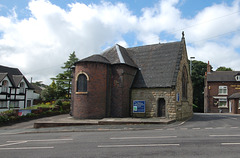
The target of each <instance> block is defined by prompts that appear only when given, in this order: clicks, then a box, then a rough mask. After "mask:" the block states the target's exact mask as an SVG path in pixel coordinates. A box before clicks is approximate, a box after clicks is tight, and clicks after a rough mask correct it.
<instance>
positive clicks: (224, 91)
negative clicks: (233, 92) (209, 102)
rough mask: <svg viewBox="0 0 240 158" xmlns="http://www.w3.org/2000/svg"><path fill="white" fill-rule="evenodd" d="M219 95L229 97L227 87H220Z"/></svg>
mask: <svg viewBox="0 0 240 158" xmlns="http://www.w3.org/2000/svg"><path fill="white" fill-rule="evenodd" d="M218 94H219V95H227V94H228V92H227V86H219V91H218Z"/></svg>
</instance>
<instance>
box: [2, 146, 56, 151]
mask: <svg viewBox="0 0 240 158" xmlns="http://www.w3.org/2000/svg"><path fill="white" fill-rule="evenodd" d="M53 148H54V147H53V146H50V147H20V148H0V150H32V149H53Z"/></svg>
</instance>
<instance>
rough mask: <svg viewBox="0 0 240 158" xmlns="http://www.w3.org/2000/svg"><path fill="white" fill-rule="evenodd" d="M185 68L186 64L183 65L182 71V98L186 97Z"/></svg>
mask: <svg viewBox="0 0 240 158" xmlns="http://www.w3.org/2000/svg"><path fill="white" fill-rule="evenodd" d="M187 81H188V80H187V69H186V66H184V67H183V73H182V98H183V99H185V100H186V99H187Z"/></svg>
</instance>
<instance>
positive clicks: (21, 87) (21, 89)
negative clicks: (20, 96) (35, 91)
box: [19, 82, 25, 93]
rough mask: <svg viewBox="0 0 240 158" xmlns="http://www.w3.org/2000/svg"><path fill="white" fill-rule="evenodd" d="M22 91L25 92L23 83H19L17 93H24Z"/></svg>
mask: <svg viewBox="0 0 240 158" xmlns="http://www.w3.org/2000/svg"><path fill="white" fill-rule="evenodd" d="M24 91H25V83H24V82H21V83H20V91H19V93H24Z"/></svg>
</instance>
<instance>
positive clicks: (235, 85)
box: [206, 82, 240, 113]
mask: <svg viewBox="0 0 240 158" xmlns="http://www.w3.org/2000/svg"><path fill="white" fill-rule="evenodd" d="M219 86H227V87H228V94H227V95H219V94H218V92H219ZM206 90H207V91H208V96H206V97H207V101H208V108H209V109H208V110H209V111H208V112H212V113H218V112H219V110H222V112H223V113H227V112H229V108H221V109H219V108H218V106H214V104H213V96H219V97H228V96H230V95H232V94H233V93H237V92H240V83H239V82H208V86H207V87H206ZM228 103H229V102H228Z"/></svg>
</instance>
